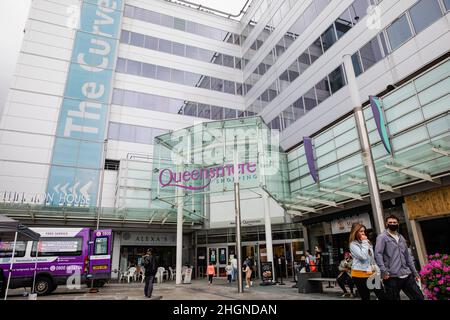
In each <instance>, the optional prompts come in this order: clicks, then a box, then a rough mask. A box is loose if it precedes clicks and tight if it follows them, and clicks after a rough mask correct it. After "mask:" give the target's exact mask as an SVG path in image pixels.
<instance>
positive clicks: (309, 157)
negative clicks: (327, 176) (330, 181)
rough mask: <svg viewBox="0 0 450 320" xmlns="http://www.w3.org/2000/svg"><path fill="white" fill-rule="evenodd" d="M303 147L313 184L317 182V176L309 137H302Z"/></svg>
mask: <svg viewBox="0 0 450 320" xmlns="http://www.w3.org/2000/svg"><path fill="white" fill-rule="evenodd" d="M303 146H304V147H305V154H306V161H307V162H308V168H309V173H310V174H311V177H312V178H313V180H314V182H317V181H319V174H318V172H317V167H316V161H315V159H314V149H313V145H312V139H311V138H310V137H303Z"/></svg>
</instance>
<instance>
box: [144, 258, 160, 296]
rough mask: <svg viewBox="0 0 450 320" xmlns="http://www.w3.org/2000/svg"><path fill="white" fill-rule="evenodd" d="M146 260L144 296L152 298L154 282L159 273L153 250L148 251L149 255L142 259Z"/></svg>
mask: <svg viewBox="0 0 450 320" xmlns="http://www.w3.org/2000/svg"><path fill="white" fill-rule="evenodd" d="M142 258H143V260H144V263H143V266H144V269H145V271H144V275H145V288H144V294H145V296H146V297H147V298H151V297H152V293H153V280H154V279H155V274H156V271H157V265H156V259H155V257H154V256H153V250H152V249H148V250H147V253H146V254H145V255H144V256H143V257H142Z"/></svg>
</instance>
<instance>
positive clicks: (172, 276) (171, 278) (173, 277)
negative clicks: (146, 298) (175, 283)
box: [169, 267, 175, 280]
mask: <svg viewBox="0 0 450 320" xmlns="http://www.w3.org/2000/svg"><path fill="white" fill-rule="evenodd" d="M169 279H170V280H175V270H173V269H172V267H169Z"/></svg>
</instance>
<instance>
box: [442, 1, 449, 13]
mask: <svg viewBox="0 0 450 320" xmlns="http://www.w3.org/2000/svg"><path fill="white" fill-rule="evenodd" d="M443 1H444V5H445V10H447V11H449V10H450V0H443Z"/></svg>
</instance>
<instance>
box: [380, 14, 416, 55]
mask: <svg viewBox="0 0 450 320" xmlns="http://www.w3.org/2000/svg"><path fill="white" fill-rule="evenodd" d="M386 31H387V34H388V37H389V43H390V44H391V49H392V50H395V49H397V48H398V47H400V46H401V45H402V44H403V43H405V42H406V41H408V40H409V39H411V37H412V31H411V28H410V27H409V23H408V19H407V17H406V14H404V15H402V16H401V17H400V18H398V19H397V20H396V21H395V22H394V23H393V24H391V26H389V27H388V28H387V30H386Z"/></svg>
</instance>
